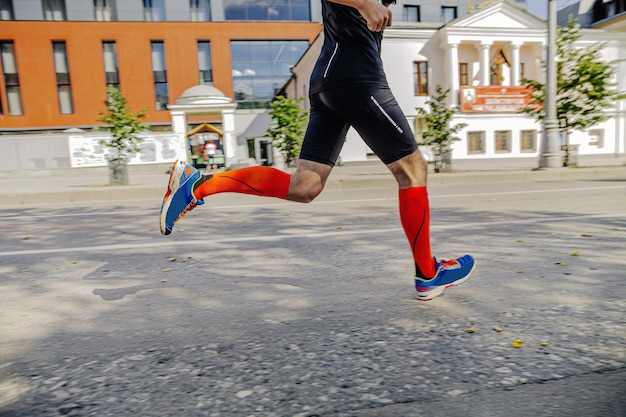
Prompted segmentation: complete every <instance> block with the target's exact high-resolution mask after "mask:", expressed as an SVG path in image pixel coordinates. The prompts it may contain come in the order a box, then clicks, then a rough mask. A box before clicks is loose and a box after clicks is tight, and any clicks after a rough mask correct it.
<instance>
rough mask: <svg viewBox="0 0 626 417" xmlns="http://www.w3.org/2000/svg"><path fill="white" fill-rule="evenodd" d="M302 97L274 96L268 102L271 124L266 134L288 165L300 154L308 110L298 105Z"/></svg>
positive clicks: (291, 164) (292, 163)
mask: <svg viewBox="0 0 626 417" xmlns="http://www.w3.org/2000/svg"><path fill="white" fill-rule="evenodd" d="M302 101H304V99H303V98H300V99H297V100H296V99H293V98H286V97H283V96H276V97H275V98H274V100H273V101H272V102H271V103H270V106H271V110H270V112H269V114H270V115H271V116H272V119H273V121H272V124H271V125H270V127H269V129H268V130H267V134H268V135H269V136H270V137H271V138H272V144H273V146H274V147H275V148H276V149H278V150H279V151H281V152H282V153H283V156H284V157H285V163H286V164H287V166H288V167H292V166H294V164H295V161H296V158H297V157H298V156H299V155H300V148H301V147H302V141H303V139H304V132H305V128H306V125H307V122H308V115H309V112H308V111H307V110H304V109H302V107H300V105H299V104H300V103H301V102H302Z"/></svg>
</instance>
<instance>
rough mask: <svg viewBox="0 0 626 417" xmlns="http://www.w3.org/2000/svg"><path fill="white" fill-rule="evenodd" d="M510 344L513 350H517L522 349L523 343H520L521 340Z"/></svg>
mask: <svg viewBox="0 0 626 417" xmlns="http://www.w3.org/2000/svg"><path fill="white" fill-rule="evenodd" d="M511 344H512V345H513V347H514V348H516V349H519V348H521V347H522V345H523V344H524V342H522V341H521V340H514V341H512V342H511Z"/></svg>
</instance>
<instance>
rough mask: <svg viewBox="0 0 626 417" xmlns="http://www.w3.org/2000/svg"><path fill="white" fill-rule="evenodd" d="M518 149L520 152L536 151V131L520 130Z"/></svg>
mask: <svg viewBox="0 0 626 417" xmlns="http://www.w3.org/2000/svg"><path fill="white" fill-rule="evenodd" d="M520 150H521V151H522V152H536V151H537V131H536V130H522V131H521V132H520Z"/></svg>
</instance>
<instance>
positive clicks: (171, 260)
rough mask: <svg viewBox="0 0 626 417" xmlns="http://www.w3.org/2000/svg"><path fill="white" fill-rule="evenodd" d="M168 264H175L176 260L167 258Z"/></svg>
mask: <svg viewBox="0 0 626 417" xmlns="http://www.w3.org/2000/svg"><path fill="white" fill-rule="evenodd" d="M167 260H168V262H176V258H167Z"/></svg>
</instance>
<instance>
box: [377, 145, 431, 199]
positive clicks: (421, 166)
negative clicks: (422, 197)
mask: <svg viewBox="0 0 626 417" xmlns="http://www.w3.org/2000/svg"><path fill="white" fill-rule="evenodd" d="M387 167H388V168H389V170H390V171H391V173H392V174H393V175H394V177H396V181H398V188H400V189H403V188H409V187H426V183H427V176H428V164H427V163H426V161H425V160H424V158H423V157H422V153H421V152H420V151H419V150H417V151H415V152H414V153H412V154H410V155H407V156H405V157H404V158H402V159H400V160H398V161H396V162H392V163H390V164H388V165H387Z"/></svg>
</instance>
